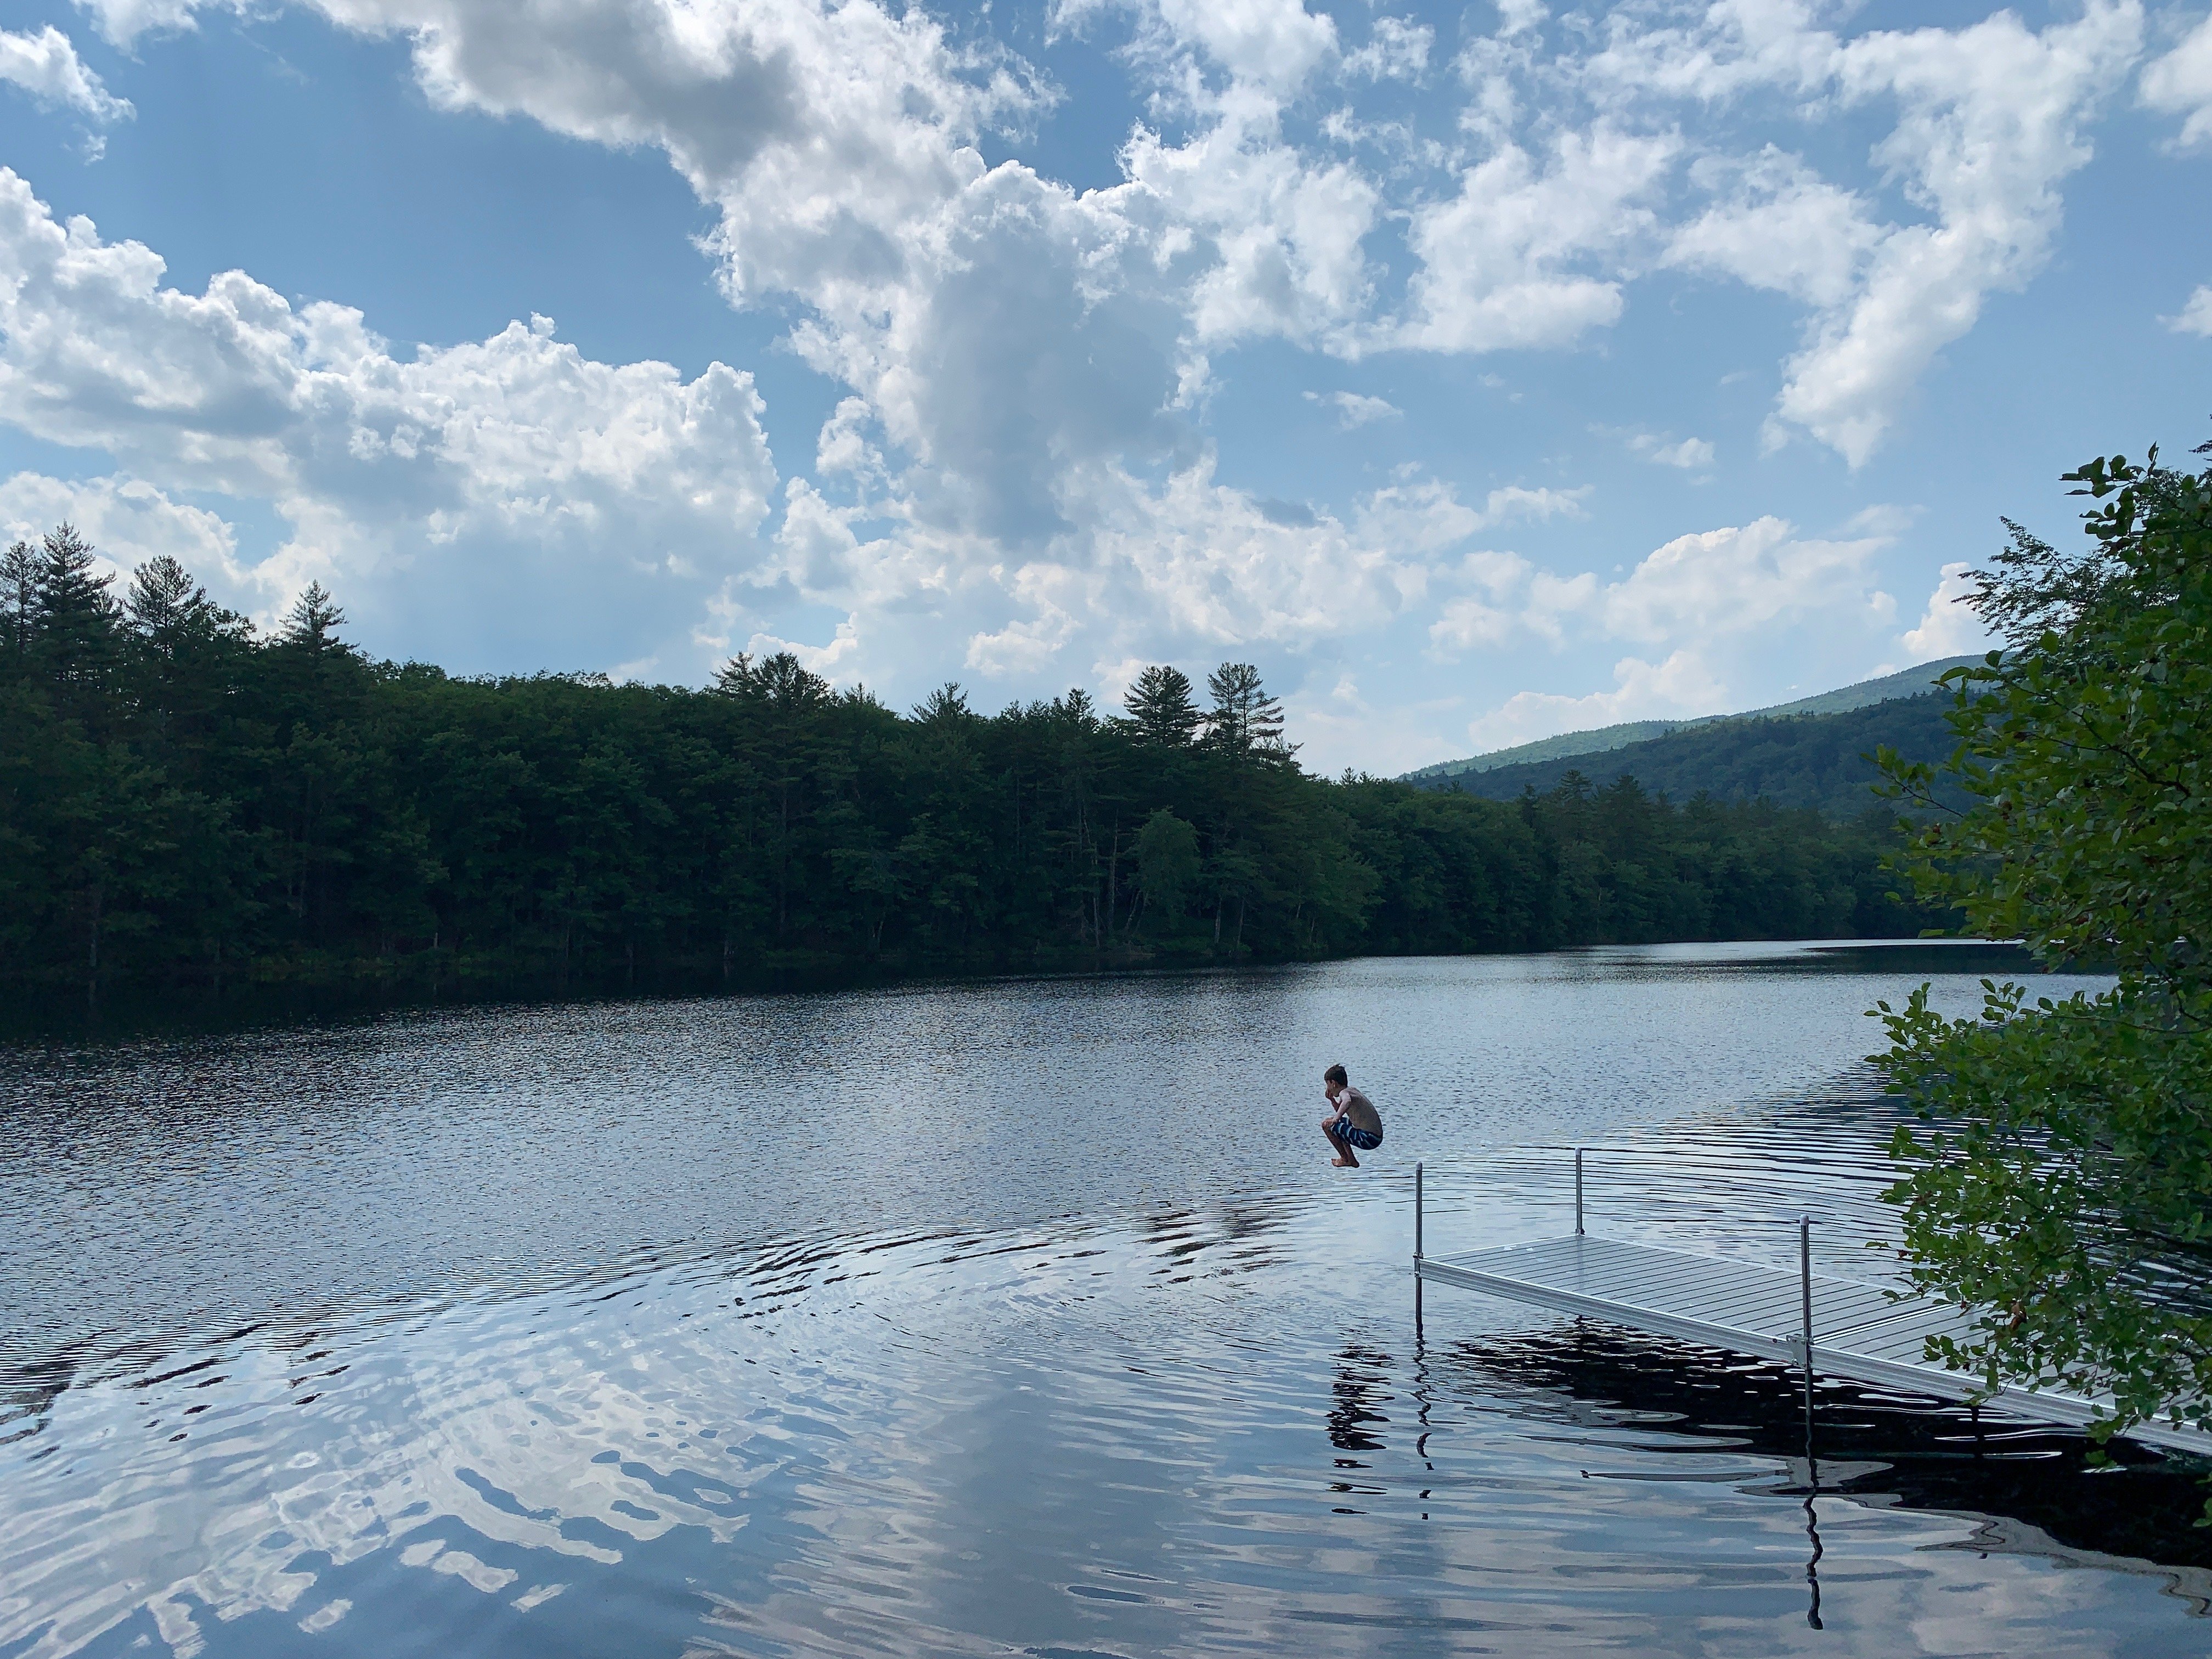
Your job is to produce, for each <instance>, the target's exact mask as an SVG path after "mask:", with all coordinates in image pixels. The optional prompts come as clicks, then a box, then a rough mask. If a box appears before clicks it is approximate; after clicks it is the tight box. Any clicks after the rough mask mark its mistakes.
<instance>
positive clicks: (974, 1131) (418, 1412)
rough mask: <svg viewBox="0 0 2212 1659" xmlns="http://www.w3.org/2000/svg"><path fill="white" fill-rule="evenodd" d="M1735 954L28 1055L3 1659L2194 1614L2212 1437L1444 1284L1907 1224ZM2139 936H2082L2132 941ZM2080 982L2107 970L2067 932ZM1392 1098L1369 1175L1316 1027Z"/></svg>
mask: <svg viewBox="0 0 2212 1659" xmlns="http://www.w3.org/2000/svg"><path fill="white" fill-rule="evenodd" d="M1984 971H1987V966H1986V962H1985V959H1984V956H1983V955H1978V954H1976V953H1975V952H1974V951H1972V948H1971V947H1959V948H1954V949H1952V950H1948V951H1944V950H1937V949H1933V948H1930V947H1918V948H1916V949H1913V950H1911V951H1893V950H1881V949H1852V950H1835V949H1823V948H1814V947H1777V946H1765V945H1762V946H1699V947H1674V948H1665V949H1656V950H1638V951H1627V950H1616V951H1586V952H1574V953H1566V954H1559V955H1553V956H1545V957H1523V958H1511V959H1499V958H1491V959H1457V960H1420V961H1384V962H1361V963H1334V964H1329V965H1326V966H1321V967H1310V968H1297V969H1285V970H1282V971H1279V972H1267V973H1252V974H1241V975H1221V976H1171V977H1170V976H1162V977H1140V978H1130V979H1115V980H1105V981H1065V980H1063V981H1002V982H994V983H987V984H980V985H963V986H956V987H942V986H937V987H908V988H901V989H891V990H881V991H872V992H866V993H859V994H836V995H823V996H816V997H788V998H758V999H748V1000H720V1001H690V1002H653V1003H621V1004H603V1005H597V1006H560V1007H526V1008H491V1009H468V1010H462V1011H455V1012H410V1013H406V1014H402V1015H394V1016H392V1017H389V1018H380V1019H377V1020H374V1021H369V1022H365V1023H362V1024H354V1025H349V1026H343V1027H339V1028H336V1029H319V1030H279V1031H263V1032H254V1033H249V1034H244V1035H231V1036H218V1037H203V1038H193V1039H189V1040H179V1039H164V1040H159V1041H143V1042H128V1043H120V1044H114V1045H109V1046H83V1047H53V1048H15V1049H10V1050H4V1051H0V1121H4V1123H5V1125H6V1127H7V1130H8V1133H7V1135H6V1137H5V1143H4V1146H3V1147H0V1269H4V1271H0V1659H18V1656H31V1655H38V1656H47V1655H63V1654H96V1655H108V1654H125V1653H141V1652H148V1651H151V1652H155V1653H159V1652H161V1651H162V1650H167V1651H169V1652H172V1653H173V1654H176V1655H178V1656H183V1659H189V1656H193V1655H201V1654H205V1655H210V1656H218V1655H233V1654H235V1655H252V1656H274V1655H291V1654H299V1655H315V1656H336V1655H341V1654H360V1655H373V1656H380V1659H381V1656H393V1655H407V1654H417V1653H419V1654H423V1655H439V1656H446V1655H456V1654H469V1655H479V1654H481V1655H500V1656H507V1655H513V1656H546V1655H569V1654H574V1655H594V1656H634V1655H635V1656H647V1655H651V1656H661V1655H666V1656H671V1659H672V1656H687V1659H688V1656H706V1655H722V1654H738V1655H794V1654H863V1653H883V1654H898V1655H905V1654H921V1655H963V1656H964V1655H982V1654H1029V1655H1039V1656H1104V1655H1120V1656H1137V1655H1151V1654H1170V1653H1172V1654H1199V1653H1229V1652H1255V1653H1267V1654H1293V1655H1297V1654H1308V1653H1329V1654H1338V1653H1348V1654H1369V1653H1382V1654H1401V1653H1402V1654H1409V1655H1410V1654H1435V1653H1438V1652H1455V1653H1500V1654H1512V1655H1527V1654H1547V1653H1554V1652H1559V1653H1565V1652H1582V1651H1585V1650H1606V1649H1620V1650H1635V1651H1637V1652H1638V1653H1646V1654H1649V1653H1657V1654H1743V1655H1764V1654H1771V1653H1778V1652H1795V1651H1800V1650H1802V1651H1807V1652H1818V1653H1821V1654H1840V1653H1852V1654H1862V1653H1863V1654H1868V1655H1883V1656H1889V1655H1898V1654H1923V1653H1924V1654H1946V1655H1954V1654H1984V1653H1986V1654H2009V1655H2019V1654H2039V1655H2041V1654H2169V1653H2173V1654H2179V1653H2197V1652H2203V1651H2205V1650H2207V1649H2208V1647H2212V1620H2208V1619H2207V1617H2206V1613H2207V1607H2208V1599H2212V1571H2208V1568H2212V1538H2208V1535H2207V1534H2206V1533H2205V1532H2204V1531H2203V1530H2201V1529H2197V1528H2192V1527H2191V1525H2190V1524H2189V1523H2190V1522H2191V1518H2192V1517H2193V1515H2194V1514H2195V1512H2196V1511H2197V1507H2198V1506H2199V1505H2200V1504H2201V1503H2202V1496H2201V1493H2200V1492H2198V1490H2197V1488H2196V1487H2195V1486H2194V1485H2193V1483H2192V1480H2191V1478H2190V1477H2189V1476H2188V1475H2187V1474H2185V1473H2184V1472H2179V1471H2177V1469H2176V1468H2174V1466H2172V1465H2171V1464H2166V1465H2161V1464H2160V1463H2159V1462H2157V1461H2156V1460H2154V1459H2150V1458H2148V1457H2144V1458H2142V1459H2140V1460H2137V1461H2136V1463H2134V1464H2133V1465H2131V1466H2130V1467H2127V1468H2121V1469H2118V1470H2110V1471H2104V1472H2092V1471H2088V1470H2087V1469H2086V1468H2084V1466H2083V1462H2082V1459H2081V1444H2082V1443H2081V1441H2080V1440H2079V1439H2078V1438H2077V1437H2071V1436H2069V1435H2066V1434H2063V1433H2061V1432H2058V1431H2050V1430H2045V1429H2040V1428H2037V1427H2034V1426H2033V1425H2021V1424H2017V1423H2004V1422H1999V1421H1996V1420H1995V1419H1989V1420H1985V1422H1984V1425H1982V1428H1983V1432H1981V1433H1980V1434H1977V1432H1976V1431H1975V1427H1974V1425H1973V1424H1972V1422H1971V1420H1970V1419H1968V1418H1967V1417H1966V1415H1965V1414H1964V1413H1960V1412H1959V1411H1956V1410H1951V1409H1944V1408H1940V1407H1934V1406H1931V1405H1929V1404H1926V1403H1925V1402H1917V1401H1911V1400H1909V1399H1902V1398H1898V1397H1894V1396H1886V1395H1877V1394H1875V1393H1873V1392H1871V1391H1867V1390H1859V1389H1850V1388H1848V1387H1843V1386H1838V1387H1836V1388H1832V1389H1825V1390H1824V1391H1823V1394H1822V1396H1821V1401H1820V1444H1819V1448H1818V1449H1819V1451H1820V1459H1821V1465H1820V1468H1821V1487H1820V1490H1819V1491H1818V1492H1817V1493H1814V1492H1810V1491H1808V1488H1807V1487H1806V1486H1805V1485H1804V1480H1805V1468H1804V1464H1803V1462H1802V1452H1803V1449H1804V1448H1803V1430H1802V1418H1801V1417H1800V1416H1799V1414H1798V1413H1799V1409H1800V1400H1799V1395H1797V1393H1796V1387H1795V1384H1794V1383H1793V1381H1792V1379H1791V1378H1790V1376H1789V1375H1788V1374H1786V1373H1785V1372H1784V1371H1783V1370H1780V1369H1779V1368H1777V1367H1773V1366H1768V1365H1762V1364H1754V1363H1752V1362H1749V1361H1746V1360H1743V1359H1741V1358H1731V1357H1729V1356H1726V1355H1719V1354H1713V1353H1710V1352H1702V1351H1699V1350H1695V1349H1691V1348H1686V1347H1681V1346H1675V1345H1671V1344H1668V1343H1664V1342H1659V1341H1656V1340H1650V1339H1646V1338H1642V1337H1638V1336H1635V1335H1632V1334H1626V1333H1623V1332H1620V1331H1618V1330H1614V1329H1612V1328H1606V1327H1602V1326H1599V1325H1594V1324H1580V1323H1577V1322H1574V1321H1571V1320H1565V1319H1560V1318H1556V1317H1553V1316H1548V1315H1545V1314H1542V1313H1541V1312H1539V1311H1537V1310H1529V1309H1524V1308H1518V1307H1514V1306H1510V1305H1507V1304H1501V1303H1498V1302H1494V1301H1491V1300H1489V1299H1486V1298H1484V1297H1478V1296H1474V1295H1473V1294H1469V1293H1465V1292H1458V1291H1449V1290H1447V1289H1443V1288H1442V1287H1431V1289H1430V1291H1429V1292H1428V1296H1427V1302H1426V1308H1425V1319H1424V1320H1423V1321H1422V1322H1420V1323H1419V1325H1418V1326H1417V1323H1416V1321H1415V1318H1414V1311H1413V1291H1412V1284H1411V1280H1410V1279H1409V1276H1408V1274H1407V1258H1408V1255H1409V1254H1410V1250H1411V1200H1412V1188H1413V1182H1412V1170H1413V1163H1414V1161H1415V1160H1416V1159H1417V1158H1418V1159H1421V1160H1424V1161H1425V1163H1426V1164H1427V1167H1428V1172H1429V1187H1430V1198H1431V1216H1430V1227H1431V1249H1450V1248H1473V1247H1474V1246H1475V1245H1478V1244H1481V1243H1493V1242H1498V1243H1502V1242H1505V1241H1508V1240H1510V1239H1514V1238H1518V1237H1537V1236H1542V1235H1544V1234H1547V1233H1551V1232H1556V1231H1564V1229H1565V1226H1566V1225H1571V1224H1570V1223H1569V1221H1568V1219H1567V1218H1568V1206H1569V1203H1570V1200H1571V1176H1570V1173H1569V1171H1570V1163H1569V1154H1568V1152H1567V1151H1566V1149H1568V1148H1571V1146H1575V1145H1577V1144H1580V1145H1585V1146H1590V1147H1593V1148H1595V1149H1598V1150H1597V1151H1595V1152H1593V1154H1592V1161H1591V1165H1590V1168H1591V1186H1590V1195H1591V1204H1590V1208H1591V1213H1592V1227H1593V1231H1611V1232H1614V1233H1617V1234H1619V1235H1620V1236H1624V1237H1645V1238H1650V1239H1653V1240H1655V1241H1667V1240H1673V1241H1675V1242H1680V1243H1691V1244H1693V1245H1695V1246H1696V1247H1697V1248H1700V1249H1711V1250H1716V1251H1724V1252H1732V1253H1737V1254H1741V1255H1747V1256H1751V1257H1758V1258H1763V1259H1768V1260H1774V1261H1789V1260H1790V1259H1791V1256H1792V1254H1793V1251H1794V1246H1795V1235H1794V1232H1792V1231H1788V1230H1786V1229H1785V1228H1784V1226H1782V1225H1779V1224H1781V1223H1782V1222H1784V1221H1785V1220H1787V1219H1789V1218H1794V1217H1796V1215H1798V1214H1800V1213H1802V1212H1811V1213H1813V1214H1814V1216H1815V1217H1816V1218H1817V1220H1818V1222H1819V1225H1818V1227H1817V1229H1816V1239H1817V1241H1818V1245H1819V1249H1820V1253H1821V1255H1822V1257H1823V1260H1822V1261H1821V1263H1820V1265H1821V1266H1822V1267H1825V1268H1826V1269H1827V1270H1829V1271H1834V1272H1838V1273H1845V1274H1850V1275H1856V1276H1859V1277H1871V1276H1873V1275H1874V1274H1875V1273H1876V1272H1878V1271H1879V1267H1878V1258H1877V1257H1876V1256H1875V1255H1874V1253H1872V1252H1869V1251H1868V1250H1867V1249H1865V1248H1864V1246H1865V1244H1866V1243H1867V1241H1869V1240H1871V1239H1875V1238H1878V1237H1881V1236H1883V1234H1884V1231H1885V1229H1886V1227H1887V1220H1886V1218H1885V1216H1884V1214H1883V1212H1882V1209H1881V1205H1880V1204H1879V1202H1878V1200H1877V1199H1876V1197H1875V1194H1876V1193H1877V1192H1878V1190H1879V1187H1880V1184H1881V1174H1882V1171H1883V1169H1884V1164H1883V1162H1882V1160H1881V1156H1880V1146H1881V1141H1882V1139H1883V1138H1884V1136H1885V1134H1886V1133H1887V1127H1888V1126H1889V1125H1890V1123H1891V1121H1892V1118H1891V1116H1890V1115H1889V1111H1888V1109H1887V1107H1886V1106H1885V1105H1884V1104H1883V1103H1881V1100H1880V1098H1879V1097H1878V1096H1877V1095H1876V1093H1875V1089H1874V1087H1873V1084H1872V1080H1871V1078H1870V1075H1869V1073H1868V1072H1867V1071H1866V1069H1865V1068H1864V1066H1863V1064H1862V1063H1861V1061H1860V1059H1859V1057H1860V1056H1861V1055H1863V1054H1864V1053H1865V1052H1866V1051H1867V1050H1869V1048H1873V1047H1875V1045H1876V1042H1877V1041H1878V1037H1879V1031H1878V1029H1877V1028H1876V1027H1875V1025H1874V1024H1873V1023H1872V1022H1870V1021H1869V1020H1867V1019H1866V1018H1863V1010H1864V1009H1865V1008H1866V1007H1867V1006H1868V1005H1869V1003H1870V1002H1871V1001H1872V1000H1875V998H1877V997H1887V998H1890V999H1891V1000H1897V999H1898V998H1899V997H1901V996H1902V994H1904V992H1905V990H1906V989H1908V988H1909V987H1910V986H1911V985H1912V984H1914V983H1917V981H1918V980H1919V979H1920V978H1922V977H1925V976H1928V975H1929V974H1930V973H1931V972H1932V973H1933V974H1934V975H1935V976H1936V983H1937V986H1938V987H1939V993H1940V996H1941V999H1942V1000H1943V1001H1944V1002H1945V1003H1946V1005H1947V1006H1951V1007H1954V1008H1955V1009H1958V1010H1960V1011H1964V1010H1965V1009H1966V1008H1967V1007H1969V1006H1972V1004H1973V1002H1974V1001H1975V1000H1976V997H1977V990H1976V981H1977V978H1978V975H1979V974H1980V973H1981V972H1984ZM2081 982H2086V981H2081ZM2075 983H2076V981H2067V980H2063V979H2062V980H2058V981H2053V982H2052V988H2053V989H2054V990H2056V991H2059V992H2063V991H2066V990H2070V989H2072V988H2074V987H2075ZM1330 1060H1343V1061H1344V1062H1345V1063H1346V1065H1347V1066H1350V1067H1351V1069H1352V1076H1353V1078H1354V1079H1355V1080H1357V1081H1358V1082H1360V1083H1361V1084H1362V1085H1364V1087H1365V1088H1366V1089H1367V1090H1368V1091H1369V1092H1370V1094H1371V1095H1372V1096H1373V1097H1375V1099H1376V1101H1377V1103H1379V1104H1380V1105H1381V1106H1382V1108H1383V1112H1384V1114H1385V1116H1386V1119H1387V1121H1388V1124H1389V1138H1388V1140H1387V1143H1386V1145H1385V1146H1384V1147H1383V1150H1382V1151H1381V1152H1378V1153H1376V1154H1375V1155H1373V1156H1372V1158H1370V1159H1369V1167H1368V1168H1366V1169H1364V1170H1360V1171H1358V1172H1356V1173H1353V1172H1346V1171H1339V1170H1331V1169H1329V1168H1328V1167H1327V1162H1326V1160H1327V1152H1326V1150H1325V1148H1324V1146H1323V1145H1322V1140H1321V1138H1320V1136H1319V1133H1318V1128H1317V1126H1318V1121H1319V1118H1320V1115H1321V1112H1322V1103H1321V1099H1320V1094H1319V1087H1320V1085H1319V1073H1320V1071H1321V1068H1322V1066H1324V1065H1325V1064H1327V1063H1328V1061H1330Z"/></svg>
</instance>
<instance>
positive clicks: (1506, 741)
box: [1467, 648, 1728, 754]
mask: <svg viewBox="0 0 2212 1659" xmlns="http://www.w3.org/2000/svg"><path fill="white" fill-rule="evenodd" d="M1727 707H1728V689H1727V688H1726V687H1725V686H1723V684H1721V682H1720V681H1719V679H1717V678H1716V677H1715V676H1714V674H1713V671H1712V670H1711V668H1710V667H1708V666H1707V665H1706V664H1705V659H1704V658H1703V657H1702V656H1701V655H1699V653H1698V652H1696V651H1695V650H1692V649H1688V648H1685V649H1682V650H1679V651H1676V652H1674V653H1672V654H1670V655H1669V656H1668V657H1667V658H1666V659H1664V660H1663V661H1661V662H1656V663H1651V662H1646V661H1645V660H1644V659H1643V658H1641V657H1623V658H1622V659H1620V661H1619V662H1617V663H1615V664H1614V665H1613V686H1612V688H1611V689H1610V690H1603V691H1592V692H1590V693H1589V694H1587V695H1586V696H1579V697H1575V696H1561V695H1559V694H1557V693H1553V692H1548V691H1522V692H1518V693H1516V695H1514V696H1510V697H1509V698H1507V699H1506V700H1505V701H1504V702H1503V703H1500V704H1499V705H1498V707H1497V708H1493V709H1492V710H1491V711H1490V712H1488V713H1487V714H1483V715H1481V716H1480V717H1478V718H1477V719H1476V720H1473V721H1471V722H1470V723H1469V724H1468V728H1467V735H1468V741H1469V742H1471V743H1472V744H1474V749H1475V752H1476V753H1478V754H1481V753H1486V752H1487V751H1488V750H1492V749H1510V748H1511V747H1512V746H1513V745H1514V744H1520V743H1533V742H1534V741H1535V740H1536V739H1537V738H1552V737H1557V736H1559V734H1560V733H1561V732H1584V731H1589V730H1590V729H1591V728H1593V727H1595V726H1618V725H1620V724H1621V723H1622V722H1624V721H1626V720H1687V719H1692V718H1694V717H1696V716H1698V715H1700V714H1719V713H1721V712H1723V710H1724V709H1726V708H1727Z"/></svg>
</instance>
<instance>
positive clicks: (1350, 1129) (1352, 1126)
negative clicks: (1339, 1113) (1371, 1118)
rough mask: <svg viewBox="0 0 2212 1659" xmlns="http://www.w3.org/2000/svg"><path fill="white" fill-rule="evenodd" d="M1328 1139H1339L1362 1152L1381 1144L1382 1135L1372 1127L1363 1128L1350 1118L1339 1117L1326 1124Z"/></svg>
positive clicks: (1371, 1149)
mask: <svg viewBox="0 0 2212 1659" xmlns="http://www.w3.org/2000/svg"><path fill="white" fill-rule="evenodd" d="M1328 1134H1329V1139H1332V1140H1336V1141H1340V1142H1342V1143H1343V1144H1344V1145H1345V1146H1351V1147H1353V1148H1355V1149H1357V1150H1358V1151H1359V1152H1373V1151H1374V1150H1375V1149H1376V1147H1377V1146H1381V1145H1382V1144H1383V1137H1382V1136H1381V1135H1380V1134H1377V1133H1376V1132H1375V1131H1374V1130H1372V1129H1363V1128H1361V1127H1359V1126H1358V1124H1356V1123H1354V1122H1352V1120H1351V1119H1350V1118H1339V1119H1338V1120H1337V1121H1335V1122H1334V1123H1332V1124H1330V1125H1329V1126H1328Z"/></svg>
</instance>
